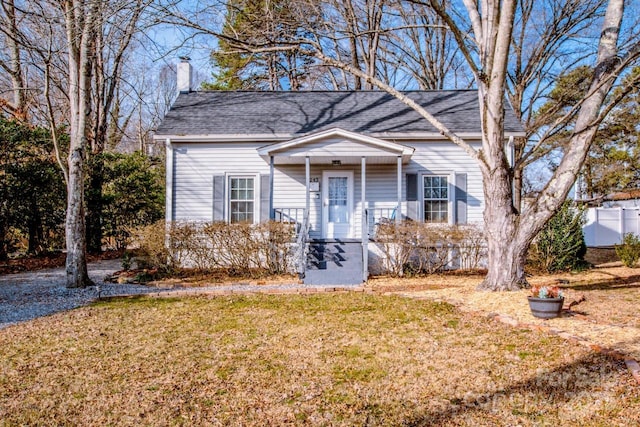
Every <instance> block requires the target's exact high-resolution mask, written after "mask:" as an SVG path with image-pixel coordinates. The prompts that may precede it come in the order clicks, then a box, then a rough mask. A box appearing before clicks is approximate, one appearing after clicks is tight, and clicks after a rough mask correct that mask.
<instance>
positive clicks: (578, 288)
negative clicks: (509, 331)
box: [370, 262, 640, 360]
mask: <svg viewBox="0 0 640 427" xmlns="http://www.w3.org/2000/svg"><path fill="white" fill-rule="evenodd" d="M481 280H482V276H465V277H460V276H455V275H445V276H427V277H422V278H415V279H408V280H407V282H408V283H411V284H412V286H413V289H407V286H406V285H404V286H403V285H402V283H403V280H402V279H393V278H378V279H376V280H373V281H371V283H370V286H372V287H373V288H374V289H376V290H380V291H385V292H391V293H401V294H404V295H407V296H411V297H418V298H428V299H433V300H436V301H447V302H450V303H452V304H455V305H456V306H459V307H460V308H461V309H463V310H466V311H473V312H480V313H484V314H489V313H500V314H506V315H508V316H510V317H512V318H514V319H516V320H518V321H519V322H521V323H528V324H533V325H545V326H550V327H553V328H556V329H559V330H563V331H566V332H568V333H570V334H573V335H576V336H579V337H581V338H584V339H586V340H588V341H590V342H593V343H595V344H598V345H601V346H603V347H607V348H612V349H615V350H618V351H620V352H623V353H625V354H628V355H630V356H632V357H634V358H636V359H637V360H640V318H639V317H638V307H640V269H633V268H627V267H623V266H622V265H621V264H620V263H619V262H618V263H612V264H606V265H605V266H603V267H598V268H594V269H591V270H587V271H583V272H576V273H558V274H553V275H551V274H540V275H534V276H532V277H530V278H529V282H530V283H531V284H532V285H549V284H553V285H557V284H559V286H560V287H561V288H562V290H563V293H564V296H565V308H566V307H568V305H569V304H570V303H571V302H572V301H577V300H579V299H581V298H582V297H584V298H585V299H586V301H584V302H582V303H580V304H579V305H577V306H574V307H573V308H572V310H571V311H570V312H568V313H565V314H564V315H563V317H561V318H558V319H551V320H540V319H536V318H534V317H533V316H532V315H531V312H530V310H529V306H528V303H527V300H526V296H527V295H529V291H527V290H522V291H520V292H479V291H476V287H477V285H478V284H479V283H480V282H481ZM559 282H560V283H559Z"/></svg>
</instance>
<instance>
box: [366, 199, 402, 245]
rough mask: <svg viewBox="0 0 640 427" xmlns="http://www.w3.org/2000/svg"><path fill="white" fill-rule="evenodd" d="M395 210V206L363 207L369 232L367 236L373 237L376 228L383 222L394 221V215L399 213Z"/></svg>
mask: <svg viewBox="0 0 640 427" xmlns="http://www.w3.org/2000/svg"><path fill="white" fill-rule="evenodd" d="M397 210H398V209H397V206H392V207H388V206H387V207H373V208H367V209H365V214H366V215H367V232H368V234H369V238H375V235H376V230H377V228H378V226H379V225H380V224H382V223H384V222H389V221H395V219H396V215H400V214H399V213H398V212H397Z"/></svg>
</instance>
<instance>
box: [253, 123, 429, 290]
mask: <svg viewBox="0 0 640 427" xmlns="http://www.w3.org/2000/svg"><path fill="white" fill-rule="evenodd" d="M259 153H260V155H261V156H262V157H263V158H265V160H268V162H269V165H270V174H269V189H270V194H269V199H268V200H269V213H270V214H269V215H270V216H269V217H270V219H272V220H276V221H283V222H291V223H295V224H297V229H298V244H299V247H304V248H305V252H304V254H303V253H299V254H298V256H299V257H300V259H299V261H298V262H299V269H298V271H299V273H300V275H301V276H302V277H304V276H305V275H306V272H307V271H309V268H310V264H309V261H308V260H307V255H308V254H309V253H313V252H315V253H318V250H317V246H313V245H312V243H313V241H314V240H316V241H317V240H318V239H324V240H325V241H338V242H341V243H340V244H341V245H342V244H347V243H346V242H348V248H349V251H348V252H349V254H350V259H351V260H353V259H354V258H356V253H355V252H354V251H353V245H354V244H355V243H357V244H358V245H359V246H360V247H359V251H358V252H357V258H359V262H358V263H357V264H358V269H359V270H360V274H359V276H358V278H357V281H356V282H355V283H361V282H362V281H365V280H366V279H367V277H368V265H367V260H368V253H369V247H368V245H369V241H370V240H371V239H372V237H373V236H374V233H375V228H376V224H378V223H380V222H381V221H400V220H401V219H402V218H404V217H406V216H407V215H408V213H409V212H408V211H409V210H410V209H412V207H411V206H410V205H409V204H408V203H407V201H406V196H404V195H403V166H405V165H406V164H407V163H408V162H409V161H410V159H411V155H412V153H413V148H411V147H407V146H404V145H400V144H396V143H393V142H388V141H383V140H380V139H377V138H372V137H369V136H365V135H361V134H356V133H353V132H347V131H344V130H341V129H334V130H331V131H326V132H321V133H319V134H314V135H311V136H307V137H303V138H299V139H296V140H292V141H287V142H284V143H278V144H273V145H269V146H267V147H263V148H262V149H260V150H259ZM276 171H277V175H278V181H279V182H276ZM301 196H302V197H301ZM412 205H416V206H417V202H416V203H412ZM416 206H413V209H414V210H415V209H416ZM310 245H311V248H310ZM343 250H344V249H343ZM334 259H335V257H334ZM331 262H332V261H329V264H327V262H326V260H324V259H323V260H322V261H321V262H320V265H321V266H325V267H324V269H325V270H326V268H327V267H326V265H332V264H331ZM335 265H336V266H337V267H338V268H342V267H343V265H342V264H341V263H340V262H338V263H337V264H335ZM321 269H322V268H321ZM347 276H349V277H350V275H346V276H345V280H346V278H347ZM352 281H353V280H352Z"/></svg>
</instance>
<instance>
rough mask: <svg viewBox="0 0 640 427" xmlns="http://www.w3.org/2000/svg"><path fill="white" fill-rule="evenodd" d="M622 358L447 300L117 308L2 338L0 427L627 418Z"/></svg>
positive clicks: (636, 410)
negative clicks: (466, 310)
mask: <svg viewBox="0 0 640 427" xmlns="http://www.w3.org/2000/svg"><path fill="white" fill-rule="evenodd" d="M638 422H640V391H639V389H638V387H637V384H635V383H634V382H633V380H632V378H631V376H630V375H629V373H628V372H627V371H626V369H625V367H624V363H623V362H621V361H618V360H614V359H611V358H609V357H608V356H605V355H601V354H594V353H592V352H590V351H589V350H588V349H586V348H584V347H582V346H577V345H573V344H569V343H567V342H566V341H564V340H562V339H560V338H557V337H552V336H549V335H547V334H545V333H542V332H537V331H531V330H526V329H525V330H523V329H514V328H511V327H509V326H505V325H502V324H500V323H497V322H494V321H492V320H489V319H487V318H485V317H482V316H478V315H473V314H469V313H462V312H460V311H458V310H456V309H455V308H453V306H451V305H448V304H446V303H434V302H427V301H418V300H412V299H407V298H401V297H396V296H380V295H369V294H364V293H345V294H319V295H312V296H295V295H294V296H246V297H245V296H242V297H240V296H238V297H225V298H209V299H208V298H183V299H153V298H138V299H125V300H118V301H113V302H107V303H100V304H97V305H94V306H91V307H86V308H82V309H78V310H74V311H71V312H68V313H61V314H58V315H55V316H51V317H48V318H42V319H38V320H35V321H31V322H27V323H23V324H21V325H17V326H12V327H9V328H7V329H4V330H0V425H15V424H50V425H64V424H67V425H105V424H110V425H154V426H155V425H176V424H177V425H182V424H184V425H282V424H308V425H432V424H433V425H474V426H475V425H607V426H608V425H631V424H635V423H638Z"/></svg>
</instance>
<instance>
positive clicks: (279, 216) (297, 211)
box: [274, 208, 306, 226]
mask: <svg viewBox="0 0 640 427" xmlns="http://www.w3.org/2000/svg"><path fill="white" fill-rule="evenodd" d="M305 210H306V209H305V208H276V209H274V217H275V220H276V221H278V222H286V223H292V224H297V225H298V226H299V225H300V224H302V222H303V221H304V216H305Z"/></svg>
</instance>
